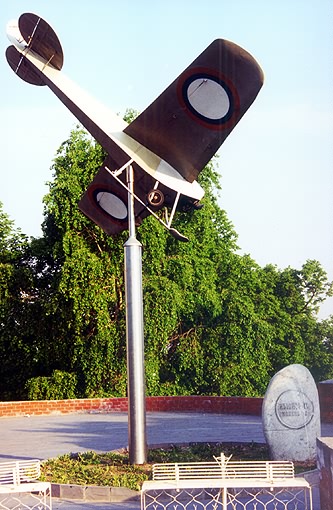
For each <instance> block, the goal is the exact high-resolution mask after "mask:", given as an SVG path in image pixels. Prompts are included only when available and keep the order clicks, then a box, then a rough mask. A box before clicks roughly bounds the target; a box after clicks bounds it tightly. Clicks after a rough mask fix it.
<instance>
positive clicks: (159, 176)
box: [6, 13, 263, 464]
mask: <svg viewBox="0 0 333 510" xmlns="http://www.w3.org/2000/svg"><path fill="white" fill-rule="evenodd" d="M7 35H8V38H9V40H10V41H11V43H12V45H11V46H9V47H8V48H7V51H6V58H7V61H8V63H9V65H10V67H11V68H12V69H13V71H14V72H15V73H16V74H17V75H18V76H19V77H20V78H22V79H23V80H24V81H26V82H28V83H30V84H33V85H38V86H43V85H47V86H48V87H49V88H50V89H51V90H52V92H54V94H55V95H56V96H57V97H58V98H59V99H60V101H62V102H63V104H64V105H65V106H66V107H67V108H68V109H69V110H70V111H71V112H72V113H73V114H74V115H75V117H76V118H77V119H78V120H79V121H80V123H81V124H82V125H83V126H84V127H85V128H86V129H87V130H88V131H89V132H90V134H91V135H92V136H93V137H94V138H95V139H96V141H97V142H99V143H100V144H101V145H102V146H103V148H104V149H105V151H106V153H107V156H106V159H105V161H104V163H103V165H102V167H101V168H100V170H99V171H98V172H97V174H96V176H95V178H94V180H93V181H92V183H91V184H90V186H89V187H88V189H87V190H86V192H85V193H84V195H83V196H82V198H81V200H80V202H79V204H78V207H79V209H80V210H81V211H82V212H83V213H84V214H85V215H86V216H87V217H88V218H90V219H91V220H92V221H93V222H95V223H96V224H97V225H99V226H100V227H101V228H102V229H103V230H104V231H105V232H106V233H107V234H109V235H116V234H118V233H120V232H122V231H123V230H126V229H128V230H129V238H128V240H127V242H126V243H125V245H124V250H125V292H126V338H127V371H128V416H129V425H128V430H129V434H128V440H129V455H130V462H131V463H132V464H142V463H144V462H145V461H146V413H145V390H144V386H145V384H144V354H143V353H144V338H143V308H142V256H141V255H142V254H141V248H142V247H141V244H140V243H139V241H138V240H137V239H136V234H135V229H136V225H139V224H140V223H141V222H142V220H143V219H144V218H145V217H147V216H149V215H153V216H154V217H155V218H156V219H157V220H158V221H159V222H160V223H162V224H163V226H164V227H165V228H166V229H167V230H168V231H169V232H170V234H172V235H173V236H174V237H175V238H176V239H178V240H179V241H188V239H187V238H186V237H185V236H184V235H183V234H181V233H180V232H178V231H177V230H176V229H175V228H173V227H172V221H173V218H174V214H175V212H176V211H177V210H179V211H186V210H189V209H191V208H194V209H199V208H200V207H201V205H200V200H201V199H202V197H203V195H204V191H203V189H202V188H201V186H200V185H199V184H198V182H197V181H196V179H197V177H198V175H199V174H200V172H201V171H202V169H203V168H204V167H205V165H206V164H207V163H208V162H209V161H210V159H211V158H212V157H213V155H214V154H215V153H216V152H217V150H218V149H219V148H220V146H221V145H222V143H223V142H224V140H225V139H226V138H227V136H228V135H229V134H230V132H231V131H232V130H233V128H234V127H235V125H236V124H237V123H238V122H239V120H240V119H241V117H242V116H243V115H244V114H245V112H246V111H247V110H248V108H249V107H250V106H251V104H252V103H253V101H254V100H255V98H256V96H257V94H258V92H259V90H260V88H261V87H262V84H263V73H262V70H261V68H260V66H259V65H258V63H257V62H256V60H255V59H254V58H253V57H252V56H251V55H250V54H249V53H248V52H247V51H245V50H244V49H243V48H241V47H239V46H238V45H236V44H234V43H232V42H230V41H227V40H224V39H217V40H215V41H213V42H212V43H211V44H210V45H209V46H208V47H207V48H206V49H205V50H204V51H203V52H202V53H201V54H200V55H199V56H198V57H197V58H196V59H195V60H194V61H193V62H192V63H191V64H190V65H189V66H188V67H187V68H186V69H185V71H183V72H182V73H181V74H180V75H179V76H178V77H177V78H176V79H175V80H174V81H173V82H172V83H171V85H170V86H169V87H167V89H166V90H165V91H164V92H162V94H161V95H160V96H159V97H158V98H157V99H156V100H155V101H154V102H153V103H152V104H151V105H150V106H148V108H146V110H144V112H143V113H141V114H140V115H139V116H138V117H137V118H136V119H135V120H134V121H133V122H131V123H130V124H127V122H125V121H124V120H122V119H121V118H120V117H119V116H118V115H116V114H114V113H113V112H112V111H110V110H109V109H108V108H107V107H105V106H104V105H102V104H100V103H99V102H98V101H96V100H95V99H94V98H92V97H90V96H89V95H88V94H87V93H86V92H84V91H83V90H82V89H81V88H80V87H78V86H77V85H76V84H75V83H73V82H72V81H71V80H70V79H69V78H67V77H66V76H65V75H64V73H63V72H62V71H61V69H62V67H63V60H64V59H63V51H62V47H61V44H60V41H59V39H58V37H57V35H56V33H55V32H54V30H53V29H52V28H51V26H50V25H49V24H48V23H47V22H46V21H44V20H43V19H42V18H40V17H39V16H38V15H36V14H32V13H25V14H22V15H21V16H20V17H19V19H18V21H11V22H9V23H8V25H7ZM162 208H163V209H164V217H161V214H157V212H158V211H159V210H160V209H162Z"/></svg>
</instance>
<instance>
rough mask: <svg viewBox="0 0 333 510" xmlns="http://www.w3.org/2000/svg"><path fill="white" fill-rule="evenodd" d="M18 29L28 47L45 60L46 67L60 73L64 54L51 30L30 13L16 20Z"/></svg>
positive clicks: (45, 23) (44, 22) (41, 20)
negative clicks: (48, 66) (50, 67)
mask: <svg viewBox="0 0 333 510" xmlns="http://www.w3.org/2000/svg"><path fill="white" fill-rule="evenodd" d="M18 27H19V30H20V32H21V34H22V37H23V38H24V40H25V41H26V42H27V45H28V47H29V48H30V49H31V50H33V51H34V52H35V53H37V55H39V56H40V57H42V58H43V59H44V60H46V63H47V64H48V65H51V66H52V67H55V68H56V69H58V70H59V71H60V69H61V68H62V66H63V63H64V54H63V51H62V47H61V44H60V41H59V39H58V37H57V35H56V33H55V31H54V30H53V28H51V26H50V25H49V24H48V23H47V22H46V21H44V20H43V19H42V18H40V17H39V16H37V15H36V14H32V13H25V14H22V15H21V16H20V17H19V20H18Z"/></svg>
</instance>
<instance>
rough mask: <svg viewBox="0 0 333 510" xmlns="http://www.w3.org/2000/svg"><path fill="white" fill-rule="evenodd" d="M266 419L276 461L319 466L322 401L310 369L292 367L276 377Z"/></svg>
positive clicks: (265, 406)
mask: <svg viewBox="0 0 333 510" xmlns="http://www.w3.org/2000/svg"><path fill="white" fill-rule="evenodd" d="M262 419H263V428H264V434H265V438H266V442H267V444H268V446H269V450H270V456H271V459H272V460H290V461H294V462H297V461H298V462H313V463H315V462H316V458H317V447H316V439H317V437H318V436H320V430H321V429H320V410H319V398H318V390H317V386H316V383H315V381H314V379H313V377H312V375H311V373H310V372H309V370H308V369H307V368H306V367H304V366H303V365H299V364H294V365H289V366H287V367H285V368H283V369H282V370H280V371H279V372H277V373H276V374H275V375H274V377H273V378H272V379H271V381H270V383H269V386H268V388H267V391H266V394H265V398H264V401H263V407H262Z"/></svg>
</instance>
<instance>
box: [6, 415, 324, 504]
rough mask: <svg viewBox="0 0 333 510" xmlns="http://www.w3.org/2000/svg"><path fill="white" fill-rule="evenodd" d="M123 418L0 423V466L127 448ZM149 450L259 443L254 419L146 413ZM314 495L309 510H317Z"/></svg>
mask: <svg viewBox="0 0 333 510" xmlns="http://www.w3.org/2000/svg"><path fill="white" fill-rule="evenodd" d="M127 434H128V432H127V414H126V413H109V414H101V413H98V414H96V413H90V414H66V415H47V416H26V417H5V418H1V419H0V461H6V460H15V459H27V458H38V459H41V460H43V459H47V458H51V457H56V456H58V455H61V454H64V453H69V452H80V451H89V450H94V451H96V452H105V451H110V450H115V449H119V448H124V447H126V446H127V444H128V441H127ZM322 436H326V437H327V436H333V424H323V425H322ZM147 441H148V444H149V446H150V447H152V446H156V445H163V444H164V445H165V444H177V443H190V442H252V441H253V442H257V443H264V442H265V438H264V434H263V429H262V421H261V417H260V416H250V415H227V414H203V413H147ZM139 507H140V504H139V502H136V501H134V502H126V501H123V502H121V503H97V502H92V503H84V502H81V501H80V502H79V501H76V502H74V501H65V500H57V499H53V509H54V510H67V509H68V510H81V509H82V510H98V509H106V510H120V509H121V508H122V509H124V510H138V508H139ZM319 509H320V505H319V500H318V491H314V510H319Z"/></svg>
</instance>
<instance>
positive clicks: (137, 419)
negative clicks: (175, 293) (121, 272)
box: [124, 166, 147, 464]
mask: <svg viewBox="0 0 333 510" xmlns="http://www.w3.org/2000/svg"><path fill="white" fill-rule="evenodd" d="M127 186H128V189H129V190H130V191H131V192H132V193H133V168H132V167H131V166H129V167H127ZM130 191H129V192H128V229H129V238H128V240H127V242H126V243H125V244H124V253H125V295H126V342H127V391H128V446H129V460H130V463H131V464H143V463H145V462H146V460H147V445H146V443H147V441H146V402H145V369H144V336H143V294H142V245H141V243H140V242H139V241H138V240H137V239H136V237H135V215H134V197H133V195H132V194H131V193H130Z"/></svg>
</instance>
